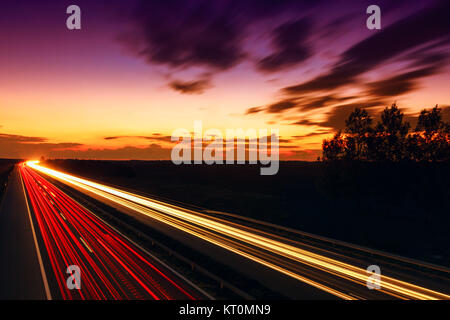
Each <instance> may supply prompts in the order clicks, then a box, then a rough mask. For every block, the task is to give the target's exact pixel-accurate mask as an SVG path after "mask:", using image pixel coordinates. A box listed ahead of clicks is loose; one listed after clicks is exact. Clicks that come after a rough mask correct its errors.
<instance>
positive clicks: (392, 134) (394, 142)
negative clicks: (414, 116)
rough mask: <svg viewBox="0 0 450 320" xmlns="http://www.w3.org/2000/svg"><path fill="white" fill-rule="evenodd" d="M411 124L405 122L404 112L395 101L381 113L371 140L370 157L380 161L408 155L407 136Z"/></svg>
mask: <svg viewBox="0 0 450 320" xmlns="http://www.w3.org/2000/svg"><path fill="white" fill-rule="evenodd" d="M409 128H410V125H409V123H408V122H403V113H402V112H401V111H400V110H399V109H398V107H397V105H396V104H395V103H394V104H392V105H391V107H386V108H385V109H384V110H383V112H382V114H381V122H378V124H377V126H376V128H375V134H374V136H373V137H372V139H371V142H370V151H371V155H370V158H371V159H372V160H378V161H380V160H381V161H400V160H403V159H405V158H406V157H407V152H406V136H407V134H408V131H409Z"/></svg>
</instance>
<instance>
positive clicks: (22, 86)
mask: <svg viewBox="0 0 450 320" xmlns="http://www.w3.org/2000/svg"><path fill="white" fill-rule="evenodd" d="M71 4H76V5H78V6H79V7H80V8H81V26H82V29H81V30H68V29H67V28H66V19H67V17H68V14H66V8H67V7H68V6H69V5H71ZM371 4H377V5H379V6H380V8H381V27H382V28H381V30H369V29H367V28H366V19H367V17H368V15H367V14H366V8H367V6H368V5H371ZM449 12H450V3H449V1H431V0H429V1H401V0H396V1H348V0H347V1H320V0H316V1H306V0H305V1H301V0H292V1H289V0H286V1H282V0H279V1H264V0H248V1H225V0H214V1H211V0H193V1H189V0H165V1H156V0H154V1H118V0H112V1H101V0H98V1H93V0H91V1H80V0H70V1H65V0H59V1H23V0H3V1H2V6H1V13H0V14H1V19H0V39H1V41H2V44H1V46H0V70H1V71H0V115H1V116H0V157H4V158H32V157H40V156H41V155H42V156H45V157H58V158H93V159H169V156H170V149H171V146H172V145H171V143H170V135H171V133H172V132H173V131H174V130H175V129H177V128H186V129H188V130H192V129H193V122H194V120H202V122H203V126H204V129H207V128H218V129H220V130H223V131H225V129H227V128H230V129H234V128H243V129H247V128H254V129H261V128H267V129H271V128H277V129H279V132H280V136H281V146H282V150H281V153H282V159H296V160H314V159H316V158H317V156H318V155H320V149H321V144H322V140H323V139H324V138H327V137H330V136H331V135H332V134H333V132H335V131H336V130H338V129H339V128H342V127H343V125H344V119H345V118H346V117H347V116H348V114H349V113H350V112H351V111H352V110H353V109H354V108H355V107H356V106H361V107H367V108H368V110H369V111H370V112H372V113H374V114H377V113H378V112H379V111H380V110H381V109H383V108H384V107H386V106H388V105H390V104H391V103H393V102H394V101H396V102H397V104H398V105H399V107H400V108H401V109H402V110H403V111H404V112H405V114H406V118H407V120H411V119H412V117H414V116H416V115H417V114H418V112H419V111H420V110H421V109H423V108H430V107H433V106H434V105H435V104H439V106H441V107H442V108H443V112H444V115H445V117H446V119H447V121H448V118H449V114H450V108H449V107H448V106H449V105H450V90H449V83H450V72H449V71H450V67H449V51H450V32H449V30H450V19H448V13H449ZM411 121H412V120H411Z"/></svg>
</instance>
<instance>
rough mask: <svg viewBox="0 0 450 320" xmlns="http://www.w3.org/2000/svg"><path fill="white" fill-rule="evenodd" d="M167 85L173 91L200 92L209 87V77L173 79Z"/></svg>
mask: <svg viewBox="0 0 450 320" xmlns="http://www.w3.org/2000/svg"><path fill="white" fill-rule="evenodd" d="M169 87H170V88H172V89H173V90H175V91H178V92H181V93H187V94H201V93H203V92H204V91H205V90H206V89H208V88H210V87H211V82H210V80H209V79H200V80H193V81H181V80H174V81H171V82H170V83H169Z"/></svg>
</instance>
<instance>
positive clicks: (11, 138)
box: [0, 133, 47, 142]
mask: <svg viewBox="0 0 450 320" xmlns="http://www.w3.org/2000/svg"><path fill="white" fill-rule="evenodd" d="M0 141H2V142H45V141H47V139H46V138H41V137H27V136H20V135H14V134H4V133H0Z"/></svg>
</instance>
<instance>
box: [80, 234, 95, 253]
mask: <svg viewBox="0 0 450 320" xmlns="http://www.w3.org/2000/svg"><path fill="white" fill-rule="evenodd" d="M80 240H81V242H83V244H84V246H85V247H86V248H87V249H88V250H89V251H90V252H91V253H93V252H94V251H92V249H91V248H90V247H89V246H88V245H87V243H86V242H85V241H84V239H83V238H82V237H80Z"/></svg>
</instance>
